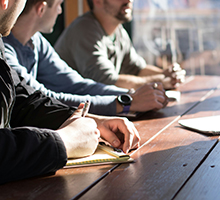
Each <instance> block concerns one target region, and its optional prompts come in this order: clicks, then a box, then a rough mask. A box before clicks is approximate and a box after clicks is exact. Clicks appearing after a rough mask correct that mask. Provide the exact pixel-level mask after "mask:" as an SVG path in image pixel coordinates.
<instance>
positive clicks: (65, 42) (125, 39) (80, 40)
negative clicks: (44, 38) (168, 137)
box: [55, 0, 185, 89]
mask: <svg viewBox="0 0 220 200" xmlns="http://www.w3.org/2000/svg"><path fill="white" fill-rule="evenodd" d="M87 2H88V5H89V7H90V12H87V13H85V14H84V15H83V16H80V17H78V18H77V19H76V20H74V21H73V22H72V24H71V25H70V26H69V27H68V28H67V29H66V30H64V32H63V33H62V34H61V36H60V38H59V39H58V41H57V42H56V44H55V49H56V51H57V52H58V54H59V55H60V56H61V58H62V59H64V60H65V61H66V62H67V63H68V64H69V66H71V67H72V68H73V69H75V70H77V71H78V72H79V73H80V74H81V75H82V76H83V77H85V78H91V79H93V80H95V81H97V82H102V83H105V84H113V85H116V86H118V87H122V88H128V89H130V88H134V89H137V88H138V87H140V86H141V85H143V84H145V83H149V82H155V81H156V82H158V81H159V82H162V83H163V86H164V88H165V89H169V88H174V87H176V86H177V84H178V83H181V82H183V81H184V77H185V70H182V69H181V67H180V66H179V65H178V64H177V63H175V64H174V65H172V66H170V67H169V68H168V69H166V70H162V69H160V68H158V67H156V66H152V65H147V64H146V62H145V60H144V59H143V58H142V57H141V56H140V55H138V54H137V53H136V51H135V49H134V47H133V45H132V42H131V40H130V38H129V36H128V34H127V32H126V31H125V29H124V28H123V26H122V23H124V22H128V21H131V19H132V6H133V0H87Z"/></svg>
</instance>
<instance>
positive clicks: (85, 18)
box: [67, 12, 100, 32]
mask: <svg viewBox="0 0 220 200" xmlns="http://www.w3.org/2000/svg"><path fill="white" fill-rule="evenodd" d="M99 28H100V24H99V22H98V21H97V19H96V18H95V16H94V15H93V14H92V12H87V13H85V14H83V15H81V16H79V17H78V18H76V19H75V20H74V21H73V22H72V23H71V24H70V25H69V27H68V28H67V29H70V30H74V31H76V32H80V31H81V32H82V31H90V30H91V31H94V30H97V29H99Z"/></svg>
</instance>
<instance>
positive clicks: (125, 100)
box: [118, 94, 133, 105]
mask: <svg viewBox="0 0 220 200" xmlns="http://www.w3.org/2000/svg"><path fill="white" fill-rule="evenodd" d="M132 100H133V99H132V97H131V96H130V95H129V94H122V95H120V96H118V101H119V102H120V103H121V104H123V105H131V102H132Z"/></svg>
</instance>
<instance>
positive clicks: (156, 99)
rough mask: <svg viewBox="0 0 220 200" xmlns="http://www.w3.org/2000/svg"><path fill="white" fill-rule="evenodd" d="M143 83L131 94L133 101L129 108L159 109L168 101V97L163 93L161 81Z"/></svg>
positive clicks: (138, 109) (141, 110)
mask: <svg viewBox="0 0 220 200" xmlns="http://www.w3.org/2000/svg"><path fill="white" fill-rule="evenodd" d="M156 84H157V87H156V88H155V87H154V83H150V84H145V85H143V86H142V87H140V88H139V89H137V90H136V91H135V93H134V94H132V95H131V96H132V98H133V101H132V103H131V107H130V110H131V111H138V112H146V111H149V110H159V109H161V108H164V107H165V106H166V105H167V103H168V97H167V96H166V94H165V91H164V89H163V85H162V83H159V82H158V83H156Z"/></svg>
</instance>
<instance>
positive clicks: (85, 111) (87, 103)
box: [82, 101, 90, 117]
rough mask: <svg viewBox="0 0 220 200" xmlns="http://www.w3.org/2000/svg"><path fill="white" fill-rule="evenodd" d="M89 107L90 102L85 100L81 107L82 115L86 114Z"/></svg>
mask: <svg viewBox="0 0 220 200" xmlns="http://www.w3.org/2000/svg"><path fill="white" fill-rule="evenodd" d="M89 108H90V102H89V101H86V102H85V104H84V107H83V111H82V117H85V116H86V115H87V114H88V112H89Z"/></svg>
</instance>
